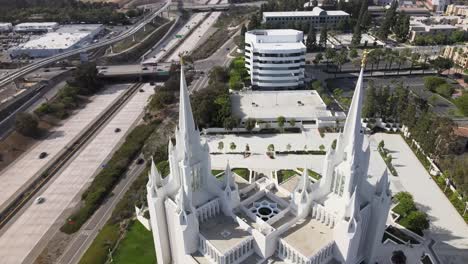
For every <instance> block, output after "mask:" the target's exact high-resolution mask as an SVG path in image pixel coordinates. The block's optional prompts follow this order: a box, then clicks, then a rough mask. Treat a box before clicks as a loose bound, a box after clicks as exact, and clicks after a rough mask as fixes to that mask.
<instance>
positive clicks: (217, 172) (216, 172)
mask: <svg viewBox="0 0 468 264" xmlns="http://www.w3.org/2000/svg"><path fill="white" fill-rule="evenodd" d="M221 172H224V170H211V174H213V176H216V175H218V174H220V173H221ZM222 176H223V175H220V176H219V177H222Z"/></svg>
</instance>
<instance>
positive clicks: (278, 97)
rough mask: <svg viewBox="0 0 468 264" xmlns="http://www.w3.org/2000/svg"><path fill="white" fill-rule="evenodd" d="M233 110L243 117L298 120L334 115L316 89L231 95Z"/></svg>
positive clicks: (237, 115) (235, 113) (250, 92)
mask: <svg viewBox="0 0 468 264" xmlns="http://www.w3.org/2000/svg"><path fill="white" fill-rule="evenodd" d="M231 104H232V106H231V107H232V112H233V114H234V115H235V116H236V117H239V118H241V119H247V118H256V119H276V118H277V117H278V116H284V117H285V118H295V119H297V120H301V119H310V118H311V117H312V118H317V117H323V116H332V114H331V112H330V111H328V110H326V105H325V104H324V103H323V101H322V99H321V98H320V96H319V95H318V93H317V92H316V91H313V90H300V91H249V92H241V93H237V94H232V95H231Z"/></svg>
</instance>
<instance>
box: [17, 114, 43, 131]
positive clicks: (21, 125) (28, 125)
mask: <svg viewBox="0 0 468 264" xmlns="http://www.w3.org/2000/svg"><path fill="white" fill-rule="evenodd" d="M15 130H16V131H17V132H18V133H20V134H21V135H24V136H28V137H34V136H37V133H38V131H39V121H38V120H37V118H36V117H35V116H34V115H33V114H30V113H25V112H22V113H19V114H17V115H16V117H15Z"/></svg>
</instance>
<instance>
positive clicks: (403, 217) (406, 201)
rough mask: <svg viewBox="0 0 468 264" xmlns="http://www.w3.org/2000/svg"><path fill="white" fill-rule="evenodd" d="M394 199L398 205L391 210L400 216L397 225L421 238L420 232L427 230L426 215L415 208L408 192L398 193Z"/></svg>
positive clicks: (427, 221)
mask: <svg viewBox="0 0 468 264" xmlns="http://www.w3.org/2000/svg"><path fill="white" fill-rule="evenodd" d="M394 199H395V200H396V201H397V202H398V204H397V205H396V206H395V207H394V208H393V209H392V210H393V212H395V213H397V214H399V215H400V217H399V218H398V219H397V223H399V224H400V225H402V226H404V227H405V228H407V229H409V230H411V231H413V232H415V233H416V234H418V235H420V236H422V235H423V233H422V231H423V230H425V229H427V228H429V220H428V218H427V214H426V213H424V212H421V211H419V210H418V208H416V204H415V203H414V199H413V196H412V195H411V194H410V193H408V192H399V193H397V194H396V195H395V196H394Z"/></svg>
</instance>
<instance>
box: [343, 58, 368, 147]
mask: <svg viewBox="0 0 468 264" xmlns="http://www.w3.org/2000/svg"><path fill="white" fill-rule="evenodd" d="M367 54H368V52H367V51H364V53H363V58H362V63H361V72H360V73H359V78H358V80H357V83H356V88H355V90H354V95H353V99H352V101H351V106H350V107H349V111H348V117H347V118H346V123H345V126H344V130H343V136H344V138H343V139H344V142H343V143H344V147H345V148H344V151H345V152H346V153H347V155H354V153H355V152H356V147H358V148H359V147H360V146H362V138H363V135H362V131H361V130H362V124H361V115H362V103H363V98H364V91H363V85H362V83H363V75H364V68H365V65H366V61H367Z"/></svg>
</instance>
